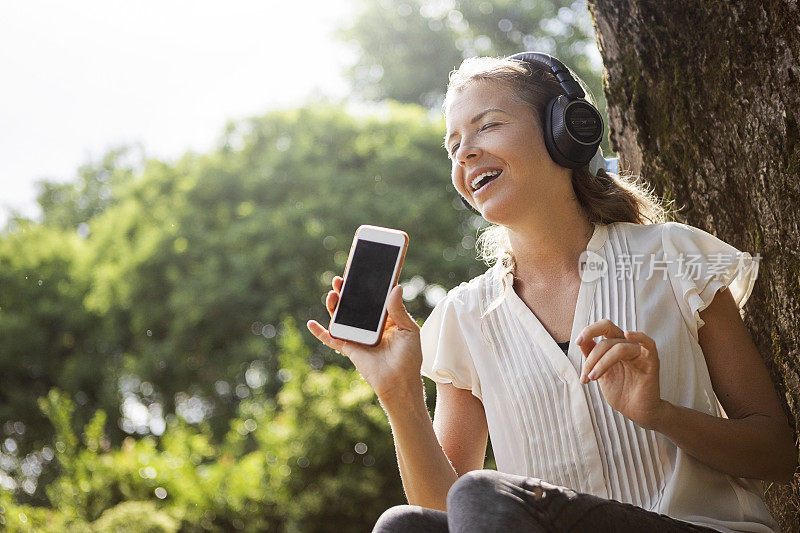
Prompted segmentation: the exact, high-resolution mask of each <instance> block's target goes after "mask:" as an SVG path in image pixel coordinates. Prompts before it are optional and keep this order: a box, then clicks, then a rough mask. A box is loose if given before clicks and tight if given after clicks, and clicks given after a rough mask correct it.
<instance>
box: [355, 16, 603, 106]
mask: <svg viewBox="0 0 800 533" xmlns="http://www.w3.org/2000/svg"><path fill="white" fill-rule="evenodd" d="M359 7H360V12H359V15H358V16H357V17H356V18H355V20H354V21H353V23H352V25H351V26H350V27H348V28H347V29H345V30H343V31H342V32H341V38H342V39H344V40H349V41H351V42H352V43H353V44H354V46H356V49H357V52H358V58H359V59H358V62H357V63H356V65H355V66H354V67H353V68H352V70H351V71H350V72H349V76H350V79H351V81H352V83H353V86H354V89H355V90H356V91H357V92H359V93H360V94H362V95H364V96H367V97H369V98H375V99H383V98H393V99H396V100H399V101H403V102H414V103H422V104H426V105H431V104H432V103H435V102H436V97H437V96H439V95H441V94H442V93H444V89H445V87H446V85H447V73H448V72H450V71H451V70H452V69H454V68H456V67H458V65H459V64H460V63H461V61H462V59H464V58H466V57H472V56H476V55H481V56H487V55H488V56H499V55H510V54H514V53H517V52H522V51H525V50H536V51H540V52H545V53H549V54H553V55H555V56H556V57H558V58H559V59H561V60H562V61H564V62H565V63H566V64H567V65H569V66H570V67H571V68H573V69H574V70H575V71H576V72H577V73H578V75H579V76H581V77H582V78H583V79H584V80H585V81H587V83H589V85H591V86H592V89H593V91H594V89H595V88H598V89H599V87H600V77H599V73H598V72H597V71H595V70H594V69H593V68H592V66H591V63H590V61H589V58H588V51H589V49H590V48H592V47H596V46H597V45H596V41H595V36H594V29H593V27H592V23H591V19H590V17H589V13H588V11H587V7H586V4H585V3H584V2H574V1H569V0H527V1H523V2H519V1H516V2H514V1H509V0H492V1H483V2H468V1H462V0H456V1H455V2H450V3H443V2H432V1H430V0H380V1H379V2H373V1H369V0H365V1H362V2H360V6H359ZM433 50H435V53H431V51H433ZM595 96H600V97H602V94H600V92H599V91H598V92H597V93H595Z"/></svg>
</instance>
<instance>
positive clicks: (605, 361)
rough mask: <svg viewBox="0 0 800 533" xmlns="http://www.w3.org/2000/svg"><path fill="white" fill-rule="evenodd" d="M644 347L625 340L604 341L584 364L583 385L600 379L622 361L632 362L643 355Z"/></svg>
mask: <svg viewBox="0 0 800 533" xmlns="http://www.w3.org/2000/svg"><path fill="white" fill-rule="evenodd" d="M641 351H642V347H641V346H639V345H638V344H635V343H633V342H630V341H627V340H625V339H603V340H602V341H600V342H599V343H597V346H596V347H595V348H594V349H593V350H592V353H591V354H590V355H589V357H588V358H587V359H586V361H585V362H584V364H583V371H582V372H581V383H589V381H591V380H593V379H598V378H600V377H601V376H602V375H603V374H605V373H606V371H607V370H608V369H609V368H611V367H612V366H614V365H615V364H617V363H619V362H620V361H631V360H633V359H636V358H637V357H639V356H640V355H641Z"/></svg>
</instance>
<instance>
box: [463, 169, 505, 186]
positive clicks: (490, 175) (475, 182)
mask: <svg viewBox="0 0 800 533" xmlns="http://www.w3.org/2000/svg"><path fill="white" fill-rule="evenodd" d="M501 172H502V170H489V171H487V172H484V173H483V174H480V175H478V176H476V177H475V179H473V180H472V183H471V184H470V185H472V190H474V191H477V190H478V189H480V186H479V185H478V184H479V183H480V182H481V180H483V179H484V178H494V177H496V176H499V175H500V173H501Z"/></svg>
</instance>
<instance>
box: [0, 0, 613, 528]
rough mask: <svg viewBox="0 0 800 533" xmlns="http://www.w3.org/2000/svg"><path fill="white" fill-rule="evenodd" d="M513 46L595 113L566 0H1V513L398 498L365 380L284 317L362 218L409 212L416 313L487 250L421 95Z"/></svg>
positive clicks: (148, 524)
mask: <svg viewBox="0 0 800 533" xmlns="http://www.w3.org/2000/svg"><path fill="white" fill-rule="evenodd" d="M523 50H536V51H541V52H546V53H551V54H553V55H555V56H557V57H558V58H560V59H561V60H562V61H564V62H565V63H566V64H567V65H569V66H570V67H571V68H572V69H573V70H574V71H575V72H577V73H578V75H579V76H580V77H581V78H582V79H583V80H584V81H585V82H586V84H587V85H588V86H589V87H590V89H591V91H592V95H593V97H594V99H595V101H596V103H597V104H598V107H599V108H600V110H601V112H602V113H603V114H605V101H604V99H603V94H602V81H601V75H602V62H601V59H600V55H599V52H598V48H597V43H596V40H595V36H594V30H593V25H592V20H591V18H590V16H589V13H588V11H587V8H586V4H585V2H581V1H576V2H568V1H548V0H522V1H514V2H511V1H500V0H497V1H483V2H473V1H470V2H467V1H459V0H436V1H422V0H377V1H372V0H327V1H310V2H304V3H297V2H296V3H287V2H280V3H278V2H273V1H271V0H267V1H264V0H262V1H237V2H232V3H226V4H222V3H221V2H198V1H192V2H189V1H169V2H158V3H157V2H153V1H143V2H136V3H131V2H125V3H123V2H121V1H117V0H112V1H84V2H80V3H56V2H38V1H33V2H25V3H14V4H11V3H4V4H3V5H2V6H0V72H2V73H3V79H4V82H3V84H2V85H0V187H1V188H0V224H1V225H2V232H1V233H0V529H3V528H5V529H8V530H11V531H17V530H20V531H28V530H36V531H48V530H49V531H62V530H64V529H68V528H73V529H75V530H78V531H108V530H118V529H119V528H122V527H128V528H130V530H131V531H145V530H147V531H231V530H244V531H287V532H289V531H365V530H369V529H371V527H372V525H373V524H374V522H375V520H376V519H377V517H378V516H379V515H380V513H381V512H382V511H383V510H384V509H386V508H388V507H390V506H392V505H396V504H400V503H405V498H404V496H403V491H402V486H401V483H400V477H399V473H398V469H397V463H396V457H395V454H394V447H393V445H392V438H391V432H390V429H389V425H388V422H387V420H386V417H385V415H384V413H383V411H382V409H381V407H380V405H379V404H378V402H377V400H376V398H375V396H374V394H373V392H372V390H371V389H370V387H369V386H368V385H367V384H366V382H364V381H363V380H362V379H361V378H360V376H359V375H358V373H357V372H356V371H355V370H353V368H352V365H351V364H350V363H349V361H347V360H346V359H344V358H342V357H341V356H339V355H338V354H336V353H334V352H332V351H331V350H329V349H327V348H326V347H324V346H322V345H321V344H320V343H319V342H317V341H316V339H314V338H313V337H312V336H311V335H310V334H309V333H308V332H307V331H306V329H305V326H304V324H305V321H306V320H308V319H309V318H314V319H317V320H320V321H321V322H322V323H323V324H327V313H326V312H325V309H324V304H323V296H324V294H325V292H327V290H328V289H329V287H330V281H331V278H332V277H333V276H334V275H335V274H339V273H341V272H342V269H343V266H344V263H345V260H346V258H347V251H348V249H349V245H350V241H351V239H352V235H353V232H354V231H355V229H356V228H357V227H358V226H359V225H360V224H375V225H381V226H390V227H396V228H400V229H403V230H405V231H406V232H408V234H409V236H410V238H411V245H410V248H409V251H408V255H407V257H406V261H405V266H404V269H403V272H402V275H401V283H403V285H404V297H405V298H406V299H407V302H406V304H407V306H408V308H409V310H410V311H411V313H412V314H413V315H414V316H415V317H416V318H417V319H418V320H419V321H420V322H422V320H424V318H425V317H426V316H427V315H428V313H429V312H430V310H431V309H432V307H433V306H434V305H435V304H436V302H437V301H438V300H439V299H440V298H442V297H443V296H444V295H445V294H446V292H447V290H449V289H450V288H452V287H454V286H456V285H458V284H459V283H461V282H463V281H467V280H469V279H471V278H472V277H474V276H477V275H479V274H480V273H482V272H483V271H484V270H485V268H486V266H485V265H483V264H481V263H479V262H478V261H477V260H476V259H475V255H476V254H475V239H476V236H477V233H478V231H479V230H480V229H481V228H482V227H483V224H484V221H483V220H482V219H481V218H479V217H476V216H474V215H472V214H470V213H469V212H468V211H467V210H466V209H464V208H463V206H462V205H461V202H460V201H459V200H458V197H457V195H456V194H455V191H454V189H453V187H452V186H451V184H450V181H449V161H448V159H447V157H446V154H445V152H444V150H443V149H442V146H441V145H442V138H443V134H444V122H443V119H442V117H441V102H442V97H443V93H444V90H445V87H446V83H447V75H448V73H449V72H450V70H452V69H453V68H455V67H457V66H458V64H459V63H460V62H461V60H462V59H464V58H466V57H470V56H475V55H505V54H510V53H515V52H519V51H523ZM603 147H604V152H608V141H607V140H605V141H604V144H603ZM426 390H427V391H428V394H427V396H428V403H429V407H431V408H432V407H433V402H434V401H435V398H434V393H435V388H434V387H433V385H432V383H431V382H428V381H427V380H426ZM487 466H488V467H492V466H493V459H492V457H491V453H490V455H489V457H488V460H487Z"/></svg>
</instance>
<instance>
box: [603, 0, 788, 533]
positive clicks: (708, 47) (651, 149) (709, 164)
mask: <svg viewBox="0 0 800 533" xmlns="http://www.w3.org/2000/svg"><path fill="white" fill-rule="evenodd" d="M589 10H590V12H591V13H592V17H593V18H594V24H595V30H596V33H597V38H598V42H599V45H600V52H601V55H602V56H603V61H604V64H605V71H606V72H605V74H606V75H605V77H604V90H605V95H606V99H607V100H608V115H609V120H610V141H611V146H612V149H613V150H615V151H616V152H618V153H619V154H620V156H621V161H622V165H621V167H622V168H623V169H624V170H629V171H630V172H632V173H634V174H640V175H641V176H642V177H643V178H644V179H645V180H647V181H648V182H649V183H651V184H652V185H653V186H654V187H655V189H656V192H657V193H659V194H661V195H663V196H665V197H666V198H668V199H671V200H674V201H675V203H676V206H678V207H680V208H681V210H680V215H679V218H680V219H681V221H682V222H686V223H688V224H691V225H693V226H697V227H699V228H702V229H704V230H706V231H708V232H710V233H712V234H715V235H717V236H718V237H719V238H720V239H722V240H724V241H726V242H729V243H731V244H732V245H733V246H736V247H737V248H738V249H740V250H743V251H748V252H750V253H752V254H754V255H755V253H759V254H760V256H761V259H760V275H759V280H758V282H757V283H756V285H755V289H754V291H753V294H752V296H751V298H750V301H749V302H748V305H747V306H746V307H745V311H746V313H747V315H746V318H745V323H746V324H747V326H748V328H749V329H750V331H751V333H752V335H753V339H754V341H755V343H756V345H757V346H758V348H759V350H760V352H761V354H762V356H763V358H764V361H765V363H766V365H767V367H768V368H769V370H770V373H771V375H772V378H773V381H774V383H775V388H776V390H777V392H778V394H779V396H780V397H781V399H782V401H783V403H784V408H785V410H786V414H787V418H788V419H789V421H790V423H791V424H792V425H793V426H794V428H795V430H797V428H798V422H799V421H800V362H799V359H800V357H798V356H800V349H799V348H798V346H799V345H800V226H799V225H798V218H799V217H800V60H799V59H798V58H800V7H798V5H797V0H767V1H757V0H704V1H700V2H689V1H685V0H679V1H675V2H655V1H646V0H645V1H642V0H640V1H636V0H589ZM799 479H800V474H795V481H794V483H793V484H792V485H791V486H787V485H778V484H772V485H769V486H766V487H765V488H766V499H767V505H768V507H769V508H770V511H771V512H772V514H773V516H774V517H775V518H776V520H778V522H779V523H780V525H781V527H782V528H783V529H784V531H798V530H800V486H799V484H798V480H799Z"/></svg>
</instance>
